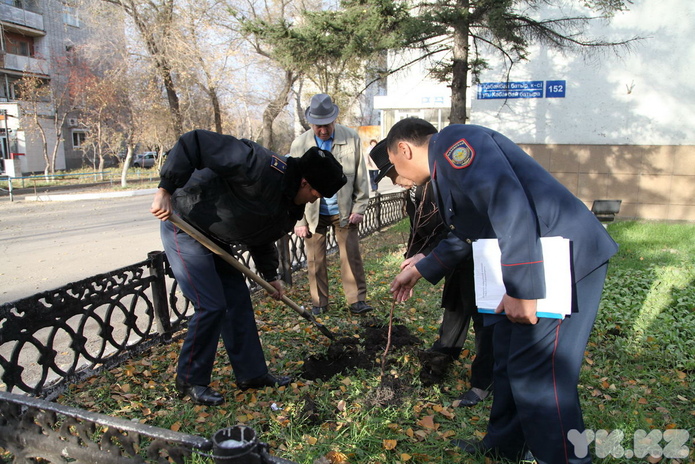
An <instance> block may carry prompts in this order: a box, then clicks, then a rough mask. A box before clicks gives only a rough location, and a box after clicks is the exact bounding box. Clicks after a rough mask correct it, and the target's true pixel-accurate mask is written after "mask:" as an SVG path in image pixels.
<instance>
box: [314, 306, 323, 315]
mask: <svg viewBox="0 0 695 464" xmlns="http://www.w3.org/2000/svg"><path fill="white" fill-rule="evenodd" d="M325 312H326V306H312V307H311V314H313V315H314V316H318V315H320V314H323V313H325Z"/></svg>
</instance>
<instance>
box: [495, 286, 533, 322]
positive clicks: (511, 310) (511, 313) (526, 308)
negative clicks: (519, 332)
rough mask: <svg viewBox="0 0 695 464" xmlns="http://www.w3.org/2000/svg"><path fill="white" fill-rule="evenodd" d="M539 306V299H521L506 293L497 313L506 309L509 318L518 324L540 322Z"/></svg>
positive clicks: (496, 310)
mask: <svg viewBox="0 0 695 464" xmlns="http://www.w3.org/2000/svg"><path fill="white" fill-rule="evenodd" d="M537 306H538V300H520V299H519V298H513V297H511V296H509V295H507V294H506V293H505V294H504V296H503V297H502V301H500V304H499V305H497V309H495V313H496V314H500V313H501V312H503V311H504V313H505V315H506V316H507V319H509V320H510V321H512V322H516V323H517V324H535V323H537V322H538V316H536V308H537Z"/></svg>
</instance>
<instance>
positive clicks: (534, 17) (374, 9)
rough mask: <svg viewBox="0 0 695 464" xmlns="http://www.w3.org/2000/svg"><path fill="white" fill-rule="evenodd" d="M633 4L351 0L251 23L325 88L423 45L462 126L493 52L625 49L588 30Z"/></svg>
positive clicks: (511, 60) (509, 61) (520, 56)
mask: <svg viewBox="0 0 695 464" xmlns="http://www.w3.org/2000/svg"><path fill="white" fill-rule="evenodd" d="M630 3H631V1H630V0H585V1H583V2H581V3H579V8H577V3H576V2H575V3H572V2H568V1H564V0H434V1H423V2H416V3H415V2H414V3H410V4H406V3H403V2H400V1H396V0H345V1H343V2H341V8H340V9H339V10H337V11H334V10H328V11H318V12H305V13H304V14H303V15H302V16H301V18H300V19H299V20H297V21H295V22H290V21H287V20H284V21H280V22H277V23H267V22H258V21H256V22H249V23H247V24H246V27H247V31H249V32H250V33H253V34H255V35H257V36H258V37H259V38H260V39H261V40H263V41H265V42H267V43H269V44H271V45H272V49H273V53H274V56H275V57H276V59H278V60H279V61H281V62H283V63H284V64H285V65H286V66H288V67H293V68H294V69H297V70H300V71H301V72H303V73H306V74H307V75H308V76H318V77H316V78H315V79H316V81H317V82H316V83H317V85H318V86H319V88H321V89H322V90H324V91H327V89H329V88H330V87H331V86H335V85H337V83H336V82H335V81H338V80H340V79H344V78H345V76H346V74H348V75H349V72H350V71H356V69H357V68H355V67H350V66H355V65H356V63H358V62H359V61H360V60H364V59H369V58H370V57H373V56H375V55H376V54H378V53H380V52H383V51H385V50H395V51H397V50H406V49H413V50H417V51H418V58H417V59H433V64H432V66H431V72H432V75H433V76H435V77H436V78H438V79H439V80H441V81H442V82H447V83H449V85H450V87H451V89H452V108H451V110H452V111H451V122H452V123H456V122H465V121H466V116H467V115H466V91H467V87H468V82H469V74H470V73H472V76H471V77H472V80H473V81H475V80H476V79H477V76H478V75H479V73H480V72H481V71H482V70H484V69H486V67H487V66H488V63H489V59H490V58H491V57H492V55H493V54H496V55H499V56H501V57H502V59H503V60H504V62H505V64H506V66H507V67H508V69H511V67H512V66H513V65H514V64H516V63H519V62H520V61H523V60H526V59H527V58H528V50H529V47H530V46H531V45H532V44H542V45H544V46H547V47H551V48H555V49H560V50H567V51H577V50H587V49H595V48H606V47H609V48H615V47H621V46H626V45H628V44H629V43H630V42H631V41H632V40H634V38H628V39H626V40H622V41H617V42H610V41H604V40H601V39H600V38H593V37H589V36H588V35H587V32H586V31H587V30H588V26H589V24H591V22H592V21H597V20H608V19H609V18H610V17H611V16H612V15H613V14H614V13H616V12H617V11H622V10H625V9H626V8H627V7H628V5H629V4H630ZM549 11H551V12H553V13H551V14H550V15H549V16H547V14H548V12H549ZM541 14H542V15H543V16H541ZM348 64H349V65H348ZM393 71H394V70H388V71H387V72H393ZM329 79H333V80H334V82H329Z"/></svg>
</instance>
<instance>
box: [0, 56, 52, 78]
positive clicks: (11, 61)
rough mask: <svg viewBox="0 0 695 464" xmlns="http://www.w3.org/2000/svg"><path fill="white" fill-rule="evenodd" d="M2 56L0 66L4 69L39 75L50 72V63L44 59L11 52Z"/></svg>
mask: <svg viewBox="0 0 695 464" xmlns="http://www.w3.org/2000/svg"><path fill="white" fill-rule="evenodd" d="M4 58H5V59H4V63H2V61H3V60H0V67H2V68H4V69H6V70H11V71H17V72H19V73H32V74H40V75H50V74H51V70H50V64H49V62H48V61H46V60H41V59H38V58H30V57H28V56H22V55H13V54H11V53H6V54H5V55H4Z"/></svg>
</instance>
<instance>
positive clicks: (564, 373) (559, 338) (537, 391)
mask: <svg viewBox="0 0 695 464" xmlns="http://www.w3.org/2000/svg"><path fill="white" fill-rule="evenodd" d="M607 268H608V263H605V264H604V265H602V266H600V267H599V268H597V269H595V270H594V271H592V272H591V273H590V274H589V275H587V276H585V277H584V278H582V279H581V280H579V281H578V282H576V284H575V286H574V289H573V290H574V292H575V295H574V307H575V310H576V312H573V313H572V315H571V316H567V317H565V319H564V320H560V319H552V318H540V321H539V322H538V323H537V324H535V325H525V324H516V323H513V322H510V321H509V320H508V319H507V318H506V317H505V318H503V319H501V320H500V321H499V322H497V323H495V324H494V336H493V337H494V338H493V339H494V341H493V349H494V356H495V370H494V381H493V385H494V399H493V404H492V410H491V412H490V422H489V423H488V431H487V435H486V436H485V438H484V439H483V441H484V443H485V444H486V445H487V446H488V447H494V448H496V449H497V450H498V451H499V452H501V453H502V454H503V455H505V456H508V457H510V458H513V457H515V456H519V455H521V454H522V453H523V452H524V451H525V450H526V449H530V450H531V452H532V453H533V455H534V456H535V458H536V460H537V461H538V463H539V464H586V463H590V462H591V457H590V456H588V455H587V456H584V457H578V456H576V454H575V452H574V447H573V446H572V443H571V442H570V441H569V440H568V439H567V434H568V432H570V431H571V430H573V429H574V430H577V431H579V432H582V431H584V420H583V418H582V409H581V406H580V404H579V395H578V391H577V385H578V383H579V372H580V369H581V365H582V361H583V359H584V351H585V349H586V345H587V342H588V339H589V334H590V333H591V329H592V327H593V325H594V320H595V319H596V313H597V311H598V306H599V302H600V299H601V292H602V291H603V284H604V281H605V278H606V271H607ZM582 454H583V453H582Z"/></svg>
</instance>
